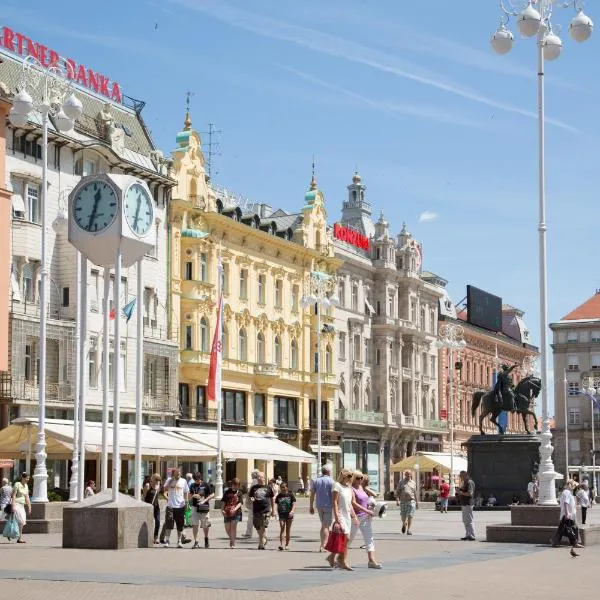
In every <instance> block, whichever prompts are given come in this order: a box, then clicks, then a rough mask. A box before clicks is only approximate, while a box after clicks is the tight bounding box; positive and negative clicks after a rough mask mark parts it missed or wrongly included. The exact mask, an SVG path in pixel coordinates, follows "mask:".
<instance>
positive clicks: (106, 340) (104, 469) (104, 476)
mask: <svg viewBox="0 0 600 600" xmlns="http://www.w3.org/2000/svg"><path fill="white" fill-rule="evenodd" d="M103 307H104V313H103V315H102V326H103V329H104V335H103V336H102V461H101V466H100V469H101V482H102V483H101V485H102V487H101V489H102V491H103V492H104V491H105V490H107V489H108V395H109V392H110V390H109V389H108V387H109V377H108V355H109V353H110V331H109V330H108V328H109V326H110V269H109V268H108V267H105V268H104V299H103Z"/></svg>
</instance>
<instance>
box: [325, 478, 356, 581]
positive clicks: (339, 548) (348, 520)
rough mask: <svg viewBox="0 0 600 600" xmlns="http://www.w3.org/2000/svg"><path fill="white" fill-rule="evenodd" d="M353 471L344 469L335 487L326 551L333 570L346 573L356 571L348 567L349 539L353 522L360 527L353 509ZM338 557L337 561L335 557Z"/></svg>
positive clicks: (332, 496)
mask: <svg viewBox="0 0 600 600" xmlns="http://www.w3.org/2000/svg"><path fill="white" fill-rule="evenodd" d="M351 481H352V471H349V470H348V469H342V470H341V471H340V474H339V475H338V480H337V482H336V483H335V484H334V486H333V492H332V494H331V503H332V506H333V516H334V523H333V526H332V528H331V531H330V533H329V539H328V540H327V545H326V546H325V550H328V551H329V553H330V554H329V556H328V557H327V559H326V560H327V562H328V563H329V566H330V567H331V568H332V569H333V568H334V566H335V565H336V564H337V566H338V567H339V568H340V569H344V570H345V571H354V569H353V568H352V567H351V566H350V565H348V538H349V536H350V530H351V527H352V522H354V523H356V524H357V525H358V519H357V518H356V514H355V513H354V509H353V508H352V488H351V487H350V482H351ZM336 556H337V561H336V560H335V557H336Z"/></svg>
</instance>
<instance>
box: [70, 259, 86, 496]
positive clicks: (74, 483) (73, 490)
mask: <svg viewBox="0 0 600 600" xmlns="http://www.w3.org/2000/svg"><path fill="white" fill-rule="evenodd" d="M76 254H77V256H76V259H75V260H76V266H75V271H76V276H75V280H76V284H75V296H76V302H77V316H76V317H75V396H74V398H73V457H72V459H71V461H72V463H71V479H70V481H69V502H79V500H80V498H79V382H80V376H79V373H80V370H81V369H83V368H84V366H83V365H82V364H81V362H80V360H81V352H80V346H81V319H82V318H85V315H82V312H81V252H79V250H77V251H76Z"/></svg>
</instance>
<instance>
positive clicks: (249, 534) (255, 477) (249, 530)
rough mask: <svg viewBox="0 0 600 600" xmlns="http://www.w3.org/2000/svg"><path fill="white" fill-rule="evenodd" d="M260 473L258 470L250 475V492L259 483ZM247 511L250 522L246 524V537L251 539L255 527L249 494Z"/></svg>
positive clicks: (247, 496)
mask: <svg viewBox="0 0 600 600" xmlns="http://www.w3.org/2000/svg"><path fill="white" fill-rule="evenodd" d="M258 473H259V471H258V470H254V471H252V473H250V485H249V486H248V491H250V489H251V488H252V487H253V486H255V485H256V484H257V483H258ZM246 510H247V511H248V522H247V523H246V533H245V534H244V537H245V538H251V537H252V531H253V529H254V525H253V524H252V498H250V496H249V495H248V494H246Z"/></svg>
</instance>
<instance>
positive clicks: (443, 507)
mask: <svg viewBox="0 0 600 600" xmlns="http://www.w3.org/2000/svg"><path fill="white" fill-rule="evenodd" d="M449 499H450V486H449V485H448V483H446V480H445V479H442V483H440V513H448V502H449Z"/></svg>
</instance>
